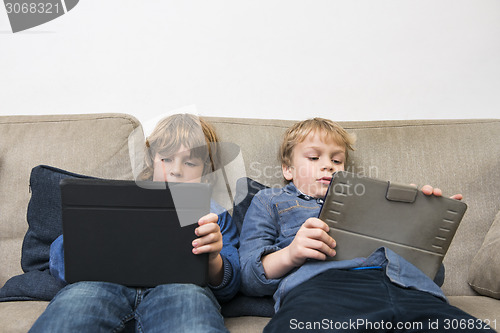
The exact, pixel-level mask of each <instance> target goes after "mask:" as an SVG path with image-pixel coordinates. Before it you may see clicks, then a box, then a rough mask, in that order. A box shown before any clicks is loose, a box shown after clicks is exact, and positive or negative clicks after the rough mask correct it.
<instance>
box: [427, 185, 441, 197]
mask: <svg viewBox="0 0 500 333" xmlns="http://www.w3.org/2000/svg"><path fill="white" fill-rule="evenodd" d="M422 192H423V193H424V194H425V195H432V194H434V195H435V196H437V197H440V196H442V195H443V191H441V189H439V188H437V187H436V188H434V187H432V186H430V185H424V186H422Z"/></svg>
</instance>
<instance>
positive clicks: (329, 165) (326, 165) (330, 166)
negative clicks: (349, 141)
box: [322, 158, 335, 172]
mask: <svg viewBox="0 0 500 333" xmlns="http://www.w3.org/2000/svg"><path fill="white" fill-rule="evenodd" d="M322 162H323V168H322V169H323V170H328V171H332V172H333V171H334V169H335V163H333V161H332V160H331V159H329V158H325V159H323V161H322Z"/></svg>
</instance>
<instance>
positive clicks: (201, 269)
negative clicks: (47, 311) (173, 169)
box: [60, 178, 211, 287]
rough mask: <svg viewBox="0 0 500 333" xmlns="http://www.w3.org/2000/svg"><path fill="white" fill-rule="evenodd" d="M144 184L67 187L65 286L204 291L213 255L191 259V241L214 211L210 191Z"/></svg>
mask: <svg viewBox="0 0 500 333" xmlns="http://www.w3.org/2000/svg"><path fill="white" fill-rule="evenodd" d="M139 185H140V186H138V184H137V183H136V182H134V181H120V180H101V179H73V178H68V179H63V180H62V181H61V183H60V186H61V196H62V220H63V235H64V254H65V255H64V261H65V273H66V276H65V277H66V281H67V282H69V283H72V282H77V281H105V282H114V283H118V284H122V285H126V286H134V287H153V286H156V285H159V284H165V283H194V284H197V285H201V286H204V285H206V283H207V273H208V256H207V255H206V254H204V255H195V254H193V253H192V248H193V247H192V245H191V243H192V241H193V240H194V239H195V238H196V235H195V233H194V230H195V228H196V227H197V224H196V222H197V221H198V219H199V218H200V217H202V216H203V215H205V214H207V213H209V211H210V196H211V188H210V185H208V184H199V183H197V184H187V183H183V184H180V183H175V184H172V183H169V184H167V183H161V182H160V183H158V182H142V183H139ZM181 216H182V219H184V225H185V226H181V223H180V222H181V221H180V217H181ZM186 224H188V225H186Z"/></svg>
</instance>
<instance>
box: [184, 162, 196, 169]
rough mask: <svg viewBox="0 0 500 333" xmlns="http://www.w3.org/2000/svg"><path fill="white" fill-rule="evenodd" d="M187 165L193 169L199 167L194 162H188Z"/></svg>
mask: <svg viewBox="0 0 500 333" xmlns="http://www.w3.org/2000/svg"><path fill="white" fill-rule="evenodd" d="M185 164H186V165H187V166H188V167H192V168H193V167H196V166H198V164H197V163H194V162H186V163H185Z"/></svg>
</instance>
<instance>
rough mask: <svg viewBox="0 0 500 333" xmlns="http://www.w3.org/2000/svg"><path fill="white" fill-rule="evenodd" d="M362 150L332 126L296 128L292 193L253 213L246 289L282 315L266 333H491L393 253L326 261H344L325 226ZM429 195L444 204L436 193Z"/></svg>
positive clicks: (286, 167) (263, 201)
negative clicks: (329, 200) (338, 176)
mask: <svg viewBox="0 0 500 333" xmlns="http://www.w3.org/2000/svg"><path fill="white" fill-rule="evenodd" d="M353 144H354V139H353V137H352V136H350V135H349V134H348V133H347V132H346V131H345V130H344V129H343V128H342V127H341V126H339V125H338V124H336V123H334V122H332V121H331V120H327V119H322V118H314V119H309V120H305V121H302V122H298V123H296V124H295V125H294V126H292V127H291V128H290V129H288V130H287V131H286V133H285V136H284V139H283V143H282V146H281V149H280V158H281V161H282V171H283V176H284V178H285V179H286V180H287V181H288V182H289V183H288V184H287V185H286V186H285V187H283V188H281V189H265V190H262V191H260V192H259V193H257V194H256V195H255V197H254V199H253V200H252V203H251V205H250V207H249V208H248V211H247V213H246V215H245V219H244V223H243V229H242V231H241V236H240V240H241V242H240V249H239V252H240V262H241V267H242V289H243V291H244V292H245V293H246V294H248V295H255V296H263V295H272V294H274V299H275V302H276V303H275V310H276V314H275V316H274V317H273V318H272V319H271V321H270V322H269V324H268V325H267V326H266V328H265V330H264V331H265V332H284V331H295V330H301V329H305V330H307V331H322V330H330V331H348V332H367V331H378V332H383V331H391V332H392V331H405V330H406V331H413V332H417V331H422V332H423V331H429V330H432V329H436V328H437V329H438V330H440V331H443V330H446V328H447V325H448V326H450V325H451V323H452V322H454V321H458V322H463V323H470V324H471V325H469V326H466V328H467V329H466V331H468V332H470V331H481V330H482V329H487V328H488V327H487V326H486V325H485V324H484V323H482V322H481V321H480V320H478V319H476V318H474V317H472V316H470V315H468V314H467V313H465V312H463V311H462V310H460V309H458V308H456V307H453V306H451V305H449V304H448V303H447V301H446V298H445V296H444V294H443V292H442V291H441V289H440V288H439V287H438V286H437V285H436V284H435V283H434V282H433V281H432V280H431V279H429V278H428V277H427V276H426V275H425V274H424V273H423V272H421V271H420V270H419V269H417V268H416V267H415V266H413V265H411V264H410V263H409V262H407V261H406V260H404V259H403V258H402V257H400V256H399V255H397V254H396V253H394V252H392V251H391V250H390V249H387V248H379V249H378V250H376V251H375V252H374V253H372V254H371V255H370V256H369V257H368V258H356V259H352V260H343V261H325V259H326V258H327V257H333V256H335V254H336V253H335V246H336V243H335V240H334V239H333V238H332V237H331V236H330V235H329V234H328V230H329V227H328V225H327V224H326V223H325V222H323V221H321V220H320V219H318V218H317V216H318V214H319V211H320V208H321V205H322V203H323V201H322V199H323V198H324V196H325V195H326V192H327V189H328V185H329V183H330V180H331V178H332V173H334V172H336V171H343V170H344V168H345V163H346V160H347V157H348V152H349V150H352V149H353V148H352V147H353ZM422 191H423V192H424V193H425V194H426V195H436V196H440V195H441V191H440V190H439V189H434V188H432V187H431V186H429V185H426V186H424V187H423V188H422ZM452 198H454V199H458V200H460V199H461V198H462V196H461V195H460V194H457V195H454V196H453V197H452ZM436 325H437V326H436ZM450 327H451V326H450ZM454 328H456V327H454ZM455 331H456V330H455ZM489 331H491V330H489Z"/></svg>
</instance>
